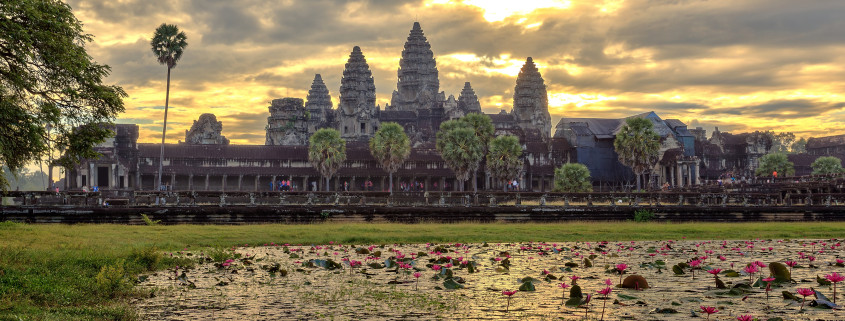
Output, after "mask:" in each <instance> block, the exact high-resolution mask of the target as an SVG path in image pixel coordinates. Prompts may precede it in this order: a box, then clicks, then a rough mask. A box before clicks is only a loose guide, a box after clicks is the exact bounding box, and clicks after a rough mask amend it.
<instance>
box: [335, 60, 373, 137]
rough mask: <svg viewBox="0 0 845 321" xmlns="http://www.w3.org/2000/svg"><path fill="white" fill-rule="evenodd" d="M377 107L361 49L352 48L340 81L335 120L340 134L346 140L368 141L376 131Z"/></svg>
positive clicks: (371, 74)
mask: <svg viewBox="0 0 845 321" xmlns="http://www.w3.org/2000/svg"><path fill="white" fill-rule="evenodd" d="M379 111H380V110H379V108H377V107H376V85H375V82H374V81H373V73H372V72H371V71H370V66H369V65H368V64H367V59H366V58H364V54H363V53H362V52H361V48H360V47H358V46H355V47H354V48H352V53H351V54H350V55H349V60H348V61H347V62H346V68H345V69H344V70H343V78H341V80H340V104H339V106H338V117H337V118H338V120H339V122H340V124H339V127H340V135H341V137H343V138H346V139H357V140H369V138H370V137H372V136H373V134H374V133H375V132H376V131H377V130H378V126H379V118H378V117H379Z"/></svg>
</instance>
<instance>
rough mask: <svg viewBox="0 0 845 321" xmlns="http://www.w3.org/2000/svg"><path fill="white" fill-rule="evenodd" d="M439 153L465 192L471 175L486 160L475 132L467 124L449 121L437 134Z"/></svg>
mask: <svg viewBox="0 0 845 321" xmlns="http://www.w3.org/2000/svg"><path fill="white" fill-rule="evenodd" d="M435 146H436V148H437V151H438V152H440V156H441V157H442V158H443V161H444V162H446V165H447V166H449V168H451V169H452V171H453V172H455V177H456V178H457V179H458V182H460V187H461V190H462V191H463V190H464V186H463V185H464V181H466V180H467V179H469V174H470V173H472V172H473V171H475V170H476V169H478V165H479V163H480V162H481V160H482V159H483V158H484V146H482V144H481V139H480V138H478V136H476V135H475V130H474V129H473V128H472V127H471V126H470V125H469V124H468V123H466V122H463V121H460V120H449V121H446V122H443V123H441V124H440V130H439V131H438V132H437V142H436V143H435Z"/></svg>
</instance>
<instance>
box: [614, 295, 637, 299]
mask: <svg viewBox="0 0 845 321" xmlns="http://www.w3.org/2000/svg"><path fill="white" fill-rule="evenodd" d="M616 296H617V297H619V298H620V299H622V300H636V299H638V298H637V297H635V296H630V295H625V294H617V295H616Z"/></svg>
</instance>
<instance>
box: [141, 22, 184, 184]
mask: <svg viewBox="0 0 845 321" xmlns="http://www.w3.org/2000/svg"><path fill="white" fill-rule="evenodd" d="M187 40H188V37H187V36H185V33H184V32H182V31H179V28H178V27H176V25H169V24H166V23H162V24H161V25H160V26H158V28H156V31H155V34H153V39H152V40H150V46H151V47H152V50H153V54H155V55H156V58H157V59H158V63H160V64H162V65H166V66H167V93H166V94H165V96H164V124H163V125H162V127H161V154H160V156H159V161H158V177H157V178H156V186H161V171H162V164H164V135H165V134H166V133H167V108H168V107H169V105H170V70H171V69H173V68H175V67H176V62H177V61H179V59H181V58H182V53H183V52H185V47H187V46H188V41H187Z"/></svg>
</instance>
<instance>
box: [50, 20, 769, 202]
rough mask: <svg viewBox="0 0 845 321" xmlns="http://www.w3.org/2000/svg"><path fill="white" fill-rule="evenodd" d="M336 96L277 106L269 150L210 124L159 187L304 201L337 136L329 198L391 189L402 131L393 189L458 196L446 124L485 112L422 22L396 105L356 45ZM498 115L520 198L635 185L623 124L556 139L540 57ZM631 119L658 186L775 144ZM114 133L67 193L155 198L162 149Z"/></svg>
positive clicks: (405, 54)
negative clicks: (372, 141)
mask: <svg viewBox="0 0 845 321" xmlns="http://www.w3.org/2000/svg"><path fill="white" fill-rule="evenodd" d="M338 92H339V97H338V98H339V99H338V100H337V101H338V102H339V103H338V106H337V108H334V106H333V104H332V99H331V96H330V95H331V93H330V91H329V89H328V87H327V86H326V84H325V83H324V82H323V79H322V77H321V75H320V74H316V75H315V76H314V80H313V82H312V83H311V88H310V90H309V91H308V96H307V97H306V99H305V100H303V99H301V98H281V99H274V100H273V101H272V103H271V105H270V106H269V115H268V117H267V126H266V128H265V129H266V139H265V143H264V145H231V144H229V140H228V139H227V138H226V137H224V135H223V134H222V131H223V124H222V123H221V122H219V121H217V118H216V117H215V115H213V114H203V115H201V116H200V117H199V118H198V119H197V120H196V121H194V124H193V126H191V128H190V129H189V130H186V131H185V139H184V141H180V142H179V143H178V144H165V146H164V157H165V158H164V162H163V170H162V171H163V173H162V174H163V175H162V184H163V185H167V188H168V189H172V190H217V191H219V190H224V191H230V190H232V191H235V190H237V191H263V190H270V189H271V186H273V183H274V182H278V181H282V180H284V181H289V182H290V185H291V186H292V187H293V188H294V189H295V190H312V189H314V188H317V189H318V190H325V188H324V187H323V186H322V185H323V184H324V183H323V181H322V180H321V179H320V175H319V174H318V172H317V171H316V170H315V169H314V168H313V167H312V166H311V165H310V164H309V163H308V156H307V154H308V153H307V148H308V146H307V145H308V137H309V136H310V135H311V134H313V133H314V132H315V131H317V130H318V129H321V128H334V129H337V130H338V131H339V132H340V133H341V136H342V137H343V138H344V139H346V141H347V160H346V162H345V164H344V166H342V167H341V169H340V170H339V171H338V173H337V174H336V175H335V176H334V177H333V178H332V180H331V182H330V184H331V185H332V186H331V188H332V189H333V190H341V189H343V186H347V188H348V189H349V190H362V189H364V187H365V186H366V187H367V189H371V190H376V191H381V190H385V189H386V186H387V185H388V184H387V182H386V180H387V177H388V175H387V173H386V172H385V171H383V170H382V169H381V167H380V166H379V165H378V164H377V163H376V161H375V160H374V159H373V157H372V156H371V155H370V152H369V149H368V146H367V142H368V140H369V138H370V137H372V135H373V134H374V133H375V132H376V131H377V130H378V128H379V125H380V124H381V123H384V122H395V123H398V124H400V125H402V127H403V128H404V129H405V131H406V133H407V134H408V137H409V138H410V140H411V145H412V151H411V156H410V158H409V159H408V161H407V162H405V164H404V165H403V167H402V168H401V169H400V170H399V171H398V172H397V173H396V174H395V175H394V176H393V177H394V179H395V184H397V185H399V184H401V183H421V184H422V185H423V186H424V187H425V189H426V190H436V191H440V190H455V188H456V186H458V182H456V180H455V177H454V174H453V172H452V170H451V169H449V168H448V167H447V166H446V165H445V163H444V162H443V160H442V159H441V157H440V155H439V153H438V152H437V150H436V149H435V147H434V146H435V144H434V143H435V134H436V131H437V130H438V129H439V127H440V124H441V123H442V122H444V121H447V120H450V119H456V118H460V117H462V116H464V115H466V114H469V113H482V106H481V104H480V102H479V99H478V96H477V95H476V93H475V91H474V90H473V88H472V85H471V84H470V82H465V84H464V87H463V88H462V89H461V91H460V93H459V94H458V97H457V98H455V96H454V95H452V94H450V95H448V96H447V95H446V93H445V92H444V91H440V81H439V78H438V70H437V63H436V60H435V58H434V53H433V52H432V50H431V45H430V44H429V43H428V40H427V39H426V37H425V35H424V34H423V30H422V28H421V27H420V24H419V23H417V22H415V23H414V24H413V27H412V29H411V31H410V35H409V36H408V38H407V41H406V42H405V47H404V50H402V53H401V59H400V60H399V68H398V82H397V84H396V89H395V90H394V91H393V94H392V97H391V99H390V103H389V104H385V106H384V107H382V106H378V105H376V90H375V83H374V80H373V76H372V72H371V70H370V67H369V65H368V64H367V60H366V57H365V53H364V51H363V50H362V49H361V48H360V47H358V46H355V47H353V48H352V52H351V53H350V54H349V58H348V61H347V63H346V65H345V68H344V70H343V77H342V79H341V83H340V89H339V91H338ZM489 116H490V118H491V119H492V121H493V124H494V126H495V134H496V135H497V136H498V135H514V136H517V137H519V140H520V142H521V143H522V146H523V150H524V154H523V161H524V168H523V170H522V171H521V173H520V175H519V177H515V178H514V179H516V180H517V181H518V184H519V186H520V188H521V189H523V190H532V191H550V190H551V189H552V181H553V176H554V168H555V167H558V166H560V165H561V164H564V163H567V162H579V163H583V164H586V165H587V166H588V167H589V169H590V171H591V173H592V178H593V182H594V184H595V185H596V186H604V187H605V188H625V186H629V185H630V184H631V182H632V181H633V180H634V174H633V172H632V171H631V170H630V169H628V168H627V167H625V166H623V165H622V164H621V163H620V162H619V161H618V156H617V155H616V152H615V151H614V150H613V139H614V137H615V134H616V133H617V132H618V131H619V130H620V129H621V127H622V126H623V125H624V123H625V119H598V118H568V117H564V118H563V119H561V120H560V122H559V123H558V124H557V126H556V128H555V134H554V135H552V124H551V117H550V114H549V103H548V95H547V92H546V85H545V83H544V80H543V77H542V76H541V74H540V72H539V70H538V69H537V66H536V65H535V63H534V61H533V59H532V58H531V57H527V58H526V61H525V63H524V65H523V66H522V69H521V70H520V72H519V75H518V77H517V78H516V84H515V87H514V94H513V109H512V110H511V111H510V112H506V111H504V110H503V111H501V112H499V113H495V114H489ZM631 117H640V118H645V119H649V120H651V121H652V123H653V124H654V125H655V126H654V127H655V130H656V131H657V133H658V134H659V135H660V137H661V149H660V155H659V158H658V159H659V161H658V162H657V163H656V164H655V165H654V168H653V169H652V170H651V174H650V177H649V181H650V184H651V185H652V186H659V185H662V184H664V183H669V184H670V185H671V186H679V187H680V186H687V185H695V184H699V183H700V182H701V179H702V178H711V179H712V178H714V177H719V176H720V175H723V174H724V173H728V172H730V173H748V172H749V171H753V168H754V167H755V166H756V159H757V158H758V157H760V156H762V155H764V154H765V153H766V152H768V149H769V148H771V141H770V140H769V141H768V142H767V141H766V140H765V139H764V138H761V137H758V136H760V134H759V133H757V134H756V136H755V134H740V135H731V134H729V133H721V132H719V131H718V130H717V131H716V132H714V133H713V137H711V138H710V139H709V140H707V139H706V138H705V137H704V136H705V133H704V130H703V129H701V128H698V129H687V125H686V124H684V123H683V122H681V121H680V120H677V119H665V120H664V119H661V118H660V117H659V116H658V115H657V114H655V113H654V112H649V113H644V114H639V115H633V116H631ZM115 133H116V136H115V137H114V138H113V139H111V140H109V141H107V142H105V143H104V144H101V145H100V146H99V147H98V148H97V150H98V151H99V152H100V153H101V154H102V157H100V158H99V159H89V160H84V161H83V162H81V164H80V165H79V166H77V167H76V168H72V169H69V170H68V171H67V172H68V175H67V177H66V179H65V182H64V184H65V187H66V188H68V189H79V188H82V187H83V186H98V187H99V189H100V190H152V189H155V186H154V185H155V180H156V176H157V174H158V169H159V166H158V165H159V163H158V162H159V152H160V145H159V144H152V143H138V142H137V139H138V126H137V125H127V124H120V125H116V126H115ZM740 136H741V137H740ZM755 137H756V138H755ZM501 184H503V182H499V181H496V180H495V179H493V178H492V177H490V176H489V174H487V173H486V171H485V170H484V165H483V164H482V168H481V169H480V170H479V175H478V186H479V187H480V188H485V189H500V188H501ZM369 186H372V188H370V187H369Z"/></svg>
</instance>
